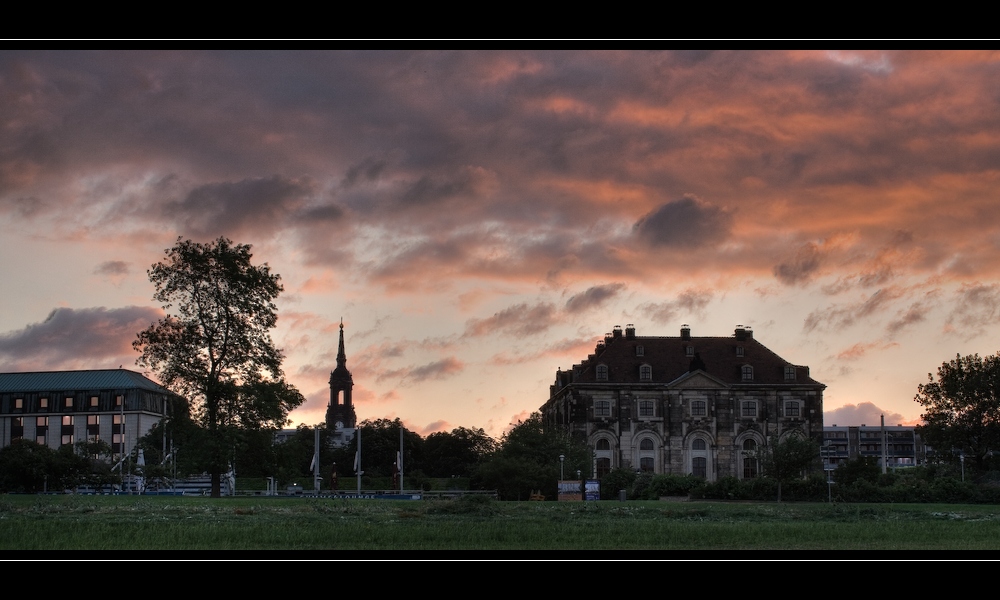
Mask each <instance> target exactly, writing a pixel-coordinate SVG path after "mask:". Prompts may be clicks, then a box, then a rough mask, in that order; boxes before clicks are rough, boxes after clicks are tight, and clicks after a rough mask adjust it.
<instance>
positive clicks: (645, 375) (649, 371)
mask: <svg viewBox="0 0 1000 600" xmlns="http://www.w3.org/2000/svg"><path fill="white" fill-rule="evenodd" d="M652 378H653V367H651V366H649V365H642V366H641V367H639V379H641V380H642V381H649V380H651V379H652Z"/></svg>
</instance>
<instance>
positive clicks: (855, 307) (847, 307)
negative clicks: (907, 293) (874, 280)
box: [803, 287, 903, 333]
mask: <svg viewBox="0 0 1000 600" xmlns="http://www.w3.org/2000/svg"><path fill="white" fill-rule="evenodd" d="M902 295H903V291H902V290H900V289H897V288H891V287H890V288H884V289H881V290H878V291H877V292H875V293H874V294H872V295H871V296H869V297H868V298H867V299H866V300H864V301H861V302H855V303H852V304H841V305H830V306H828V307H827V308H826V309H825V310H814V311H813V312H811V313H809V315H808V316H807V317H806V320H805V323H804V324H803V330H804V331H805V332H806V333H808V332H811V331H813V330H815V329H817V328H819V327H823V326H825V327H829V328H834V329H843V328H845V327H850V326H851V325H854V323H855V322H857V321H859V320H862V319H865V318H866V317H870V316H872V315H874V314H877V313H879V312H882V311H884V310H885V309H886V308H888V307H889V306H890V304H891V303H892V302H893V301H894V300H896V299H897V298H899V297H900V296H902Z"/></svg>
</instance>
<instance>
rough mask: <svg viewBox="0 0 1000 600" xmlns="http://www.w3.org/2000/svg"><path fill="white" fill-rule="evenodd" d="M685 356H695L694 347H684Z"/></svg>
mask: <svg viewBox="0 0 1000 600" xmlns="http://www.w3.org/2000/svg"><path fill="white" fill-rule="evenodd" d="M684 355H685V356H694V346H685V347H684Z"/></svg>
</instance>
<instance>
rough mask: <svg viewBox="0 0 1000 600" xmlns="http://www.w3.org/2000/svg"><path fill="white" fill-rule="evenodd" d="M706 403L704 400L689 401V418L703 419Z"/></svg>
mask: <svg viewBox="0 0 1000 600" xmlns="http://www.w3.org/2000/svg"><path fill="white" fill-rule="evenodd" d="M705 409H706V402H705V401H704V400H692V401H691V416H692V417H704V416H705V412H706V410H705Z"/></svg>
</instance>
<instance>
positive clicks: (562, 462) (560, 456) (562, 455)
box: [559, 454, 566, 481]
mask: <svg viewBox="0 0 1000 600" xmlns="http://www.w3.org/2000/svg"><path fill="white" fill-rule="evenodd" d="M565 462H566V455H565V454H560V455H559V481H562V480H563V464H565Z"/></svg>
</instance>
